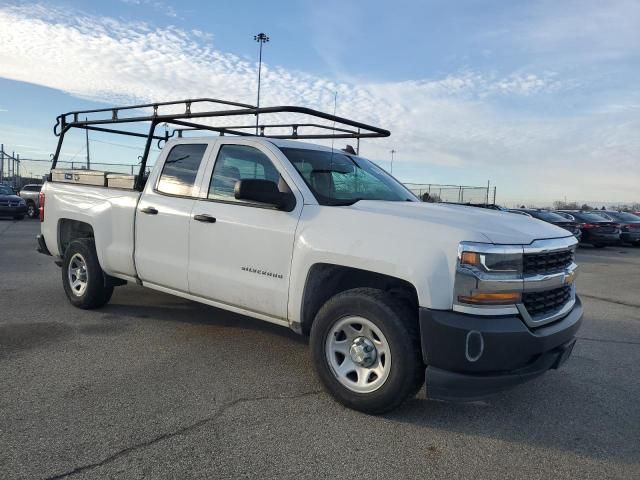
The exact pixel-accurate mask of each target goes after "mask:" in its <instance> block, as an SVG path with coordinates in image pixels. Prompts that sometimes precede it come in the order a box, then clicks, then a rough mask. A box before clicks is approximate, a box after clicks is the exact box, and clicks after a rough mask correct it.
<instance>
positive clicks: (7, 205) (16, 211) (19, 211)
mask: <svg viewBox="0 0 640 480" xmlns="http://www.w3.org/2000/svg"><path fill="white" fill-rule="evenodd" d="M25 213H27V204H26V202H25V201H24V200H23V199H22V198H20V197H19V196H17V195H16V194H15V193H14V192H13V189H12V188H11V187H7V186H5V185H0V217H13V218H15V219H16V220H22V219H23V218H24V215H25Z"/></svg>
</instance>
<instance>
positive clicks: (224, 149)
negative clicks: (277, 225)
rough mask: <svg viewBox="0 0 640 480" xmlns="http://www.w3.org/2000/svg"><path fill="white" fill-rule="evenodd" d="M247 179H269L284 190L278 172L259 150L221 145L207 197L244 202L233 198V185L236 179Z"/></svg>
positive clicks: (242, 146)
mask: <svg viewBox="0 0 640 480" xmlns="http://www.w3.org/2000/svg"><path fill="white" fill-rule="evenodd" d="M248 179H253V180H270V181H272V182H275V183H277V184H278V186H279V188H280V189H281V190H282V191H284V189H283V186H284V185H285V184H284V181H283V180H282V179H281V178H280V174H279V173H278V171H277V170H276V168H275V167H274V166H273V164H272V163H271V160H269V158H268V157H267V156H266V155H265V154H264V153H262V152H261V151H260V150H258V149H257V148H254V147H250V146H247V145H222V146H221V147H220V151H219V152H218V157H217V158H216V163H215V166H214V167H213V175H212V176H211V183H210V184H209V197H208V198H210V199H213V200H234V201H237V202H244V201H243V200H236V199H235V186H236V182H237V181H238V180H248ZM285 188H288V187H285Z"/></svg>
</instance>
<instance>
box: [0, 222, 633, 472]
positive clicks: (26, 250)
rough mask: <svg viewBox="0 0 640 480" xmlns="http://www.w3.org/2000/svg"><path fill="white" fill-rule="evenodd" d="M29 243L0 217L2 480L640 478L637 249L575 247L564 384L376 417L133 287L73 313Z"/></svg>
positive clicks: (298, 369) (231, 331)
mask: <svg viewBox="0 0 640 480" xmlns="http://www.w3.org/2000/svg"><path fill="white" fill-rule="evenodd" d="M38 229H39V224H38V222H37V221H27V220H25V221H21V222H15V221H9V220H2V219H0V385H1V386H2V387H1V388H0V478H3V479H4V478H7V479H13V478H29V479H31V478H67V477H69V478H74V479H75V478H106V477H109V478H126V479H133V478H143V477H144V478H246V477H258V476H259V477H262V478H314V479H317V478H366V479H372V478H452V479H455V478H527V479H537V478H540V479H543V478H544V479H549V478H581V479H587V478H594V479H595V478H597V479H602V478H640V380H639V379H640V294H639V292H640V249H638V248H636V249H634V248H630V247H615V248H607V249H604V250H596V249H589V248H580V249H579V252H578V256H577V257H578V263H579V264H580V265H581V268H582V270H581V274H580V277H579V279H578V291H579V294H580V295H581V297H582V299H583V302H584V306H585V319H584V323H583V327H582V329H581V330H580V331H579V333H578V335H579V340H578V343H577V345H576V347H575V349H574V353H573V356H572V357H571V358H570V360H569V361H568V362H567V363H566V364H565V365H564V366H563V367H562V368H561V369H560V370H557V371H551V372H549V373H547V374H546V375H544V376H542V377H541V378H539V379H536V380H535V381H533V382H531V383H528V384H526V385H522V386H520V387H518V388H516V389H514V390H512V391H509V392H506V393H503V394H499V395H496V396H495V397H492V398H490V399H488V400H485V401H482V402H474V403H470V404H449V403H442V402H434V401H429V400H426V399H425V396H424V392H422V393H421V394H420V395H419V396H418V397H417V398H416V399H414V400H412V401H410V402H408V403H407V404H405V405H404V406H403V407H402V408H401V409H399V410H397V411H395V412H393V413H390V414H387V415H384V416H380V417H373V416H367V415H364V414H361V413H357V412H354V411H351V410H347V409H345V408H343V407H342V406H340V405H339V404H337V403H336V402H334V401H333V400H332V399H331V398H330V397H329V396H328V395H327V394H325V393H324V392H322V391H321V388H320V385H319V383H318V381H317V380H316V378H315V375H314V373H313V368H312V365H311V363H310V359H309V351H308V350H309V349H308V345H307V343H306V340H305V339H304V338H301V337H298V336H297V335H295V334H294V333H292V332H289V331H288V330H286V329H283V328H280V327H276V326H272V325H269V324H267V323H264V322H260V321H257V320H252V319H250V318H246V317H241V316H238V315H234V314H230V313H227V312H224V311H221V310H218V309H215V308H212V307H207V306H204V305H199V304H197V303H193V302H190V301H187V300H182V299H179V298H176V297H171V296H168V295H164V294H160V293H156V292H153V291H151V290H146V289H142V288H140V287H137V286H126V287H121V288H118V289H116V292H115V294H114V296H113V299H112V300H111V303H110V304H109V305H107V306H106V307H104V308H102V309H100V310H96V311H82V310H78V309H75V308H73V307H72V306H71V305H70V304H69V302H68V301H67V299H66V297H65V295H64V292H63V289H62V284H61V281H60V275H61V273H60V269H59V268H58V267H56V266H55V265H54V264H53V262H52V259H51V258H50V257H46V256H44V255H40V254H38V253H37V252H36V251H35V242H34V236H35V235H36V233H37V232H38Z"/></svg>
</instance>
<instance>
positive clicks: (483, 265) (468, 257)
mask: <svg viewBox="0 0 640 480" xmlns="http://www.w3.org/2000/svg"><path fill="white" fill-rule="evenodd" d="M460 266H462V267H470V268H478V269H480V270H484V271H485V272H495V273H520V272H522V253H479V252H465V251H463V252H462V253H461V254H460Z"/></svg>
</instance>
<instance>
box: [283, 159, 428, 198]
mask: <svg viewBox="0 0 640 480" xmlns="http://www.w3.org/2000/svg"><path fill="white" fill-rule="evenodd" d="M281 150H282V152H283V153H284V154H285V156H286V157H287V158H288V159H289V161H290V162H291V163H292V164H293V166H294V167H295V168H296V170H298V172H299V173H300V175H301V176H302V178H303V179H304V181H305V182H306V183H307V185H308V186H309V188H310V189H311V191H312V192H313V194H314V195H315V197H316V199H317V200H318V203H319V204H320V205H352V204H354V203H355V202H357V201H359V200H386V201H391V202H404V201H416V200H417V198H416V197H415V196H414V195H413V194H412V193H411V192H410V191H409V190H407V189H406V188H405V187H404V186H403V185H402V184H401V183H400V182H398V181H397V180H396V179H395V178H393V177H391V176H390V175H389V174H387V173H386V172H385V171H384V170H382V169H381V168H380V167H378V166H377V165H375V164H374V163H372V162H370V161H369V160H365V159H364V158H361V157H355V156H350V155H345V154H343V153H339V152H327V151H324V150H310V149H306V148H281Z"/></svg>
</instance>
